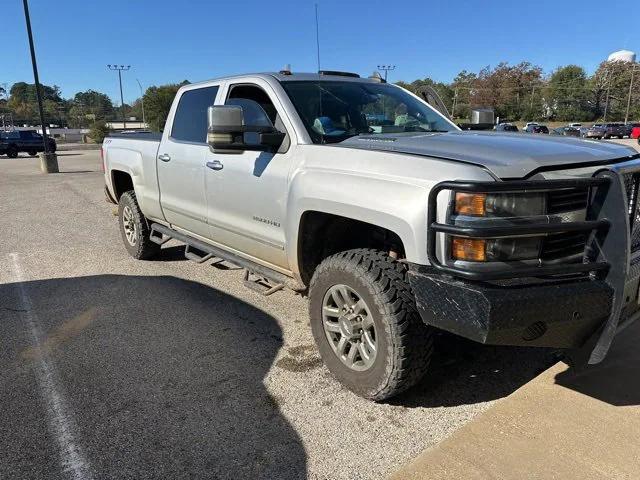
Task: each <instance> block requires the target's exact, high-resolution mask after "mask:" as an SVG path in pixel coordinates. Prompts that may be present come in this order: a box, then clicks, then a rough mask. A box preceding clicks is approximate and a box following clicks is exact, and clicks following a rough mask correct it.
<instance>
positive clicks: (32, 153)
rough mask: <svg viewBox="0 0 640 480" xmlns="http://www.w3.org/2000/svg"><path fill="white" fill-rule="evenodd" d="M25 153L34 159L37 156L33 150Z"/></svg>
mask: <svg viewBox="0 0 640 480" xmlns="http://www.w3.org/2000/svg"><path fill="white" fill-rule="evenodd" d="M27 153H28V154H29V156H30V157H35V156H36V155H38V152H36V151H35V150H29V151H28V152H27Z"/></svg>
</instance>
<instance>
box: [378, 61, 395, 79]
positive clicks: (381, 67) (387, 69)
mask: <svg viewBox="0 0 640 480" xmlns="http://www.w3.org/2000/svg"><path fill="white" fill-rule="evenodd" d="M395 69H396V66H395V65H378V70H382V71H383V72H384V81H385V82H386V81H387V74H388V73H389V72H390V71H392V70H395Z"/></svg>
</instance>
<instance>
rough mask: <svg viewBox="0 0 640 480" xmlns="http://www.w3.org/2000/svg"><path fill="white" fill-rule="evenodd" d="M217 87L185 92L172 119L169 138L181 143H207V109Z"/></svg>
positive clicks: (213, 99) (212, 100)
mask: <svg viewBox="0 0 640 480" xmlns="http://www.w3.org/2000/svg"><path fill="white" fill-rule="evenodd" d="M217 93H218V87H204V88H197V89H194V90H187V91H186V92H184V93H183V94H182V96H181V97H180V102H179V103H178V108H177V109H176V114H175V115H174V117H173V126H172V127H171V138H173V139H175V140H180V141H183V142H196V143H205V142H206V141H207V108H209V107H210V106H211V105H213V103H214V101H215V99H216V94H217Z"/></svg>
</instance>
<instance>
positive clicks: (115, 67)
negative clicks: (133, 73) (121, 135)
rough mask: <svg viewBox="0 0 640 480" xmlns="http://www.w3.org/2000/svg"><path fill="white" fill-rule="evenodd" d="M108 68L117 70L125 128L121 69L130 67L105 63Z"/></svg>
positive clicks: (123, 118) (125, 118) (123, 125)
mask: <svg viewBox="0 0 640 480" xmlns="http://www.w3.org/2000/svg"><path fill="white" fill-rule="evenodd" d="M107 67H108V68H109V70H117V71H118V81H119V82H120V108H121V110H122V127H123V128H124V129H126V128H127V117H126V115H125V112H124V97H123V95H122V71H123V70H124V71H127V70H129V69H130V68H131V65H126V66H125V65H111V64H109V65H107Z"/></svg>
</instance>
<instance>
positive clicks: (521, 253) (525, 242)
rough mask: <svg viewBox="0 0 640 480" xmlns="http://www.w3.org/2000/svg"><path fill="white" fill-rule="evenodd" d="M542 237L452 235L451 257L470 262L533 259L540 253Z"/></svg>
mask: <svg viewBox="0 0 640 480" xmlns="http://www.w3.org/2000/svg"><path fill="white" fill-rule="evenodd" d="M541 241H542V240H541V238H540V237H530V238H495V239H487V240H485V239H481V238H464V237H451V257H452V258H453V259H454V260H466V261H468V262H511V261H516V260H531V259H535V258H538V255H539V254H540V242H541Z"/></svg>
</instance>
